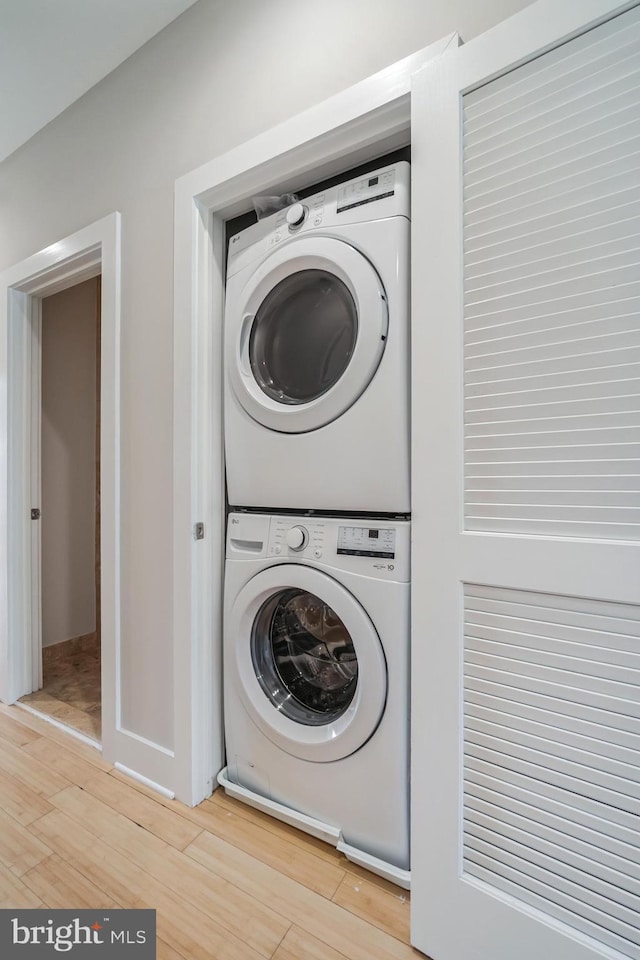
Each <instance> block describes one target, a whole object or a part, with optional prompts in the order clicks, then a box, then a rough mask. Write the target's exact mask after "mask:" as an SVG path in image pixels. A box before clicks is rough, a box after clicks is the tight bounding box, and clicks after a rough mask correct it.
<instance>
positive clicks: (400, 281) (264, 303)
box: [224, 162, 410, 513]
mask: <svg viewBox="0 0 640 960" xmlns="http://www.w3.org/2000/svg"><path fill="white" fill-rule="evenodd" d="M409 172H410V168H409V164H408V163H406V162H398V163H396V164H393V165H391V166H388V167H384V168H383V169H380V170H377V171H375V172H374V173H370V174H367V175H365V176H361V177H359V178H357V179H355V180H350V181H348V182H346V183H343V184H341V185H340V186H336V187H332V188H331V189H327V190H324V191H322V192H321V193H318V194H315V195H314V196H312V197H309V198H307V199H305V200H303V201H302V202H300V203H296V204H294V205H292V206H290V207H289V208H287V209H286V210H282V211H280V212H279V213H277V214H274V215H272V216H270V217H268V218H266V219H264V220H261V221H259V222H258V223H257V224H255V225H254V226H252V227H249V228H248V229H246V230H244V231H243V232H241V233H238V234H236V235H235V236H234V237H232V238H231V240H230V243H229V258H228V268H227V292H226V307H225V332H224V335H225V348H224V352H225V448H226V463H227V487H228V499H229V503H230V504H231V505H232V506H242V507H262V508H268V509H280V508H282V509H294V510H301V509H302V510H326V511H329V512H330V511H334V512H338V511H343V510H344V511H351V512H358V513H366V512H380V513H386V512H389V513H408V512H409V511H410V491H409V229H410V223H409Z"/></svg>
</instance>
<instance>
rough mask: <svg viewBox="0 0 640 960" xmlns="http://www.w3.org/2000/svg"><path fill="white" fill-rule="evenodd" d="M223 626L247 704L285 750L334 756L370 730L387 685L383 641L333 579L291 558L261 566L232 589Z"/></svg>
mask: <svg viewBox="0 0 640 960" xmlns="http://www.w3.org/2000/svg"><path fill="white" fill-rule="evenodd" d="M225 633H226V639H225V643H226V644H227V648H226V665H227V666H226V668H227V669H229V670H234V671H235V683H236V686H237V689H238V692H239V693H240V696H241V698H242V701H243V703H244V706H245V709H246V710H247V711H248V713H249V714H250V715H251V717H252V718H253V719H254V721H255V722H256V723H258V725H259V727H260V729H261V730H262V731H263V732H264V733H265V734H266V736H268V737H269V738H270V739H271V740H272V741H273V742H274V743H276V744H277V745H278V746H279V747H281V748H282V749H283V750H285V751H286V752H288V753H290V754H292V755H294V756H296V757H301V758H303V759H306V760H316V761H319V762H322V761H330V760H337V759H339V758H341V757H345V756H348V755H349V754H351V753H353V752H354V751H355V750H357V749H358V748H359V747H360V746H362V744H363V743H365V742H366V741H367V740H368V739H369V737H370V736H371V734H372V733H373V732H374V731H375V729H376V727H377V725H378V723H379V721H380V717H381V716H382V713H383V711H384V705H385V700H386V692H387V674H386V663H385V658H384V654H383V651H382V645H381V643H380V638H379V637H378V634H377V632H376V630H375V627H374V626H373V624H372V622H371V620H370V618H369V617H368V615H367V614H366V612H365V611H364V609H363V607H362V606H361V605H360V603H359V602H358V601H357V600H356V599H355V598H354V597H353V596H352V595H351V593H349V591H347V590H346V589H345V588H344V587H343V586H342V585H341V584H339V583H338V582H337V581H336V580H334V579H333V578H332V577H329V576H327V575H326V574H324V573H322V572H321V571H319V570H316V569H314V568H310V567H304V566H302V565H294V564H283V565H279V566H275V567H270V568H268V569H267V570H264V571H262V572H261V573H259V574H257V575H256V576H255V577H254V578H253V579H252V580H250V581H249V583H248V584H247V585H246V586H245V587H244V588H243V589H242V591H241V592H240V593H239V594H238V597H237V598H236V601H235V603H234V604H233V607H232V610H231V613H230V616H229V617H228V621H227V625H226V631H225Z"/></svg>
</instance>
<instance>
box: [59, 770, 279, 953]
mask: <svg viewBox="0 0 640 960" xmlns="http://www.w3.org/2000/svg"><path fill="white" fill-rule="evenodd" d="M52 803H53V804H54V806H56V807H57V808H58V809H59V810H62V811H64V812H65V813H66V814H67V815H68V816H69V817H71V818H72V819H73V820H74V821H75V822H76V823H80V824H82V825H83V826H84V827H85V828H86V829H87V830H89V831H90V832H91V833H93V834H94V835H95V836H96V837H99V838H100V839H101V840H103V841H105V842H106V843H108V844H109V846H110V847H111V849H113V850H117V851H119V852H121V853H123V854H125V855H127V856H128V857H129V859H130V860H131V861H132V862H133V863H135V864H137V866H139V867H141V868H142V869H144V870H146V871H147V872H148V873H150V874H151V875H152V876H153V877H155V879H156V880H158V881H160V882H161V883H163V884H164V885H165V886H166V887H168V888H169V890H173V891H174V892H175V893H177V894H180V895H181V896H184V897H185V898H187V899H188V900H189V902H190V903H192V904H193V905H194V906H197V907H199V909H200V910H202V911H203V913H206V914H207V915H208V916H210V917H214V918H217V919H218V920H219V922H220V923H221V924H222V925H223V926H224V927H226V929H227V930H229V932H230V933H232V934H234V935H235V936H237V937H238V938H239V939H240V940H243V941H244V942H245V943H247V944H248V945H249V946H251V947H252V948H253V949H254V950H256V951H257V952H258V953H260V954H261V955H262V956H264V957H271V955H272V953H273V952H274V950H275V949H276V947H277V946H278V944H279V943H280V941H281V940H282V938H283V936H284V935H285V933H286V932H287V930H288V928H289V926H290V923H289V922H288V921H287V920H286V919H285V918H284V915H278V914H277V913H276V912H275V911H273V910H271V909H269V908H268V907H266V906H264V905H263V904H261V903H260V902H259V901H258V902H255V900H254V899H253V898H252V897H250V896H247V894H246V893H244V892H243V891H242V889H241V888H238V887H235V886H232V885H231V884H230V883H228V882H227V880H225V879H224V878H222V877H219V876H217V875H216V874H215V873H214V874H213V875H212V874H209V873H208V872H207V871H206V870H205V869H204V868H203V867H201V866H200V865H199V864H197V863H195V862H194V861H193V860H192V859H191V858H190V857H187V856H185V854H183V853H182V852H180V851H179V850H176V849H174V848H173V847H170V846H169V845H168V844H166V843H164V841H162V840H160V839H159V838H158V837H155V836H153V835H152V834H150V833H148V832H147V831H146V830H141V829H140V828H139V827H138V826H136V825H135V824H134V823H132V822H131V821H130V820H128V819H127V818H126V817H124V816H122V815H121V814H119V813H116V812H115V811H114V810H112V809H111V808H110V807H108V806H107V805H106V804H105V803H103V802H102V801H100V800H98V799H97V798H95V797H93V796H91V795H90V794H88V793H87V792H86V791H84V790H81V789H79V788H78V787H69V788H68V789H66V790H63V791H62V792H61V793H58V794H56V795H55V797H53V798H52ZM196 839H197V838H196Z"/></svg>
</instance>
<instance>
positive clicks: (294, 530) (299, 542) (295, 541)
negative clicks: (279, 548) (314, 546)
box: [285, 527, 309, 550]
mask: <svg viewBox="0 0 640 960" xmlns="http://www.w3.org/2000/svg"><path fill="white" fill-rule="evenodd" d="M285 539H286V541H287V546H288V547H289V548H290V549H291V550H302V549H303V548H304V547H305V546H306V545H307V543H308V541H309V534H308V533H307V531H306V530H305V528H304V527H290V528H289V529H288V530H287V535H286V537H285Z"/></svg>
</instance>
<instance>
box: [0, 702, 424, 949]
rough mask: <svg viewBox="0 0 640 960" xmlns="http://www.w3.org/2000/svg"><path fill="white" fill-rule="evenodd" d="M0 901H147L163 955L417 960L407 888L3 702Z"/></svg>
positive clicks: (220, 797)
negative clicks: (140, 771)
mask: <svg viewBox="0 0 640 960" xmlns="http://www.w3.org/2000/svg"><path fill="white" fill-rule="evenodd" d="M0 907H2V908H5V907H49V908H53V907H68V908H84V907H87V908H90V907H101V908H102V907H113V908H116V907H151V908H154V909H156V910H157V931H158V938H159V940H158V952H157V957H158V958H159V960H181V958H183V960H192V958H193V960H260V958H273V960H407V958H413V960H418V958H422V960H424V957H423V954H421V953H419V952H418V951H417V950H414V949H413V948H412V947H410V946H409V945H408V939H409V903H408V895H407V893H406V891H404V890H401V889H400V888H399V887H396V886H394V885H392V884H390V883H387V882H386V881H385V880H381V879H380V878H378V877H375V876H374V875H373V874H370V873H368V871H366V870H363V869H361V868H359V867H357V866H355V865H353V864H350V863H349V862H348V861H347V860H346V859H345V858H344V857H343V856H342V855H341V854H339V853H338V852H337V851H336V850H334V849H333V848H332V847H330V846H328V845H327V844H325V843H323V842H322V841H320V840H316V839H314V838H312V837H308V836H306V835H305V834H303V833H300V832H299V831H297V830H294V829H293V828H291V827H288V826H286V825H285V824H282V823H279V822H278V821H277V820H274V819H272V818H271V817H268V816H266V815H265V814H262V813H260V812H259V811H256V810H253V809H251V808H250V807H247V806H245V805H244V804H241V803H239V802H238V801H236V800H233V799H231V798H229V797H226V796H225V794H224V793H223V792H222V791H221V790H218V791H216V793H215V794H214V795H213V797H212V798H211V799H209V800H205V801H204V803H202V804H200V805H199V806H198V807H195V808H193V809H190V808H189V807H185V806H183V805H182V804H180V803H179V802H178V801H174V800H166V799H165V798H164V797H161V796H159V795H158V794H156V793H155V792H153V791H151V790H148V789H147V788H146V787H143V786H141V785H139V784H136V783H135V782H134V781H132V780H130V779H129V778H127V777H125V776H123V775H122V774H121V773H119V771H117V770H115V769H114V768H113V767H111V766H109V765H108V764H106V763H104V762H103V760H102V757H101V754H100V753H99V751H97V750H94V749H92V748H91V747H89V746H86V745H85V744H83V743H81V742H80V741H78V740H76V739H74V738H73V737H70V736H69V735H68V734H65V733H64V732H63V731H62V730H59V729H57V728H55V727H53V726H51V724H47V723H46V722H45V721H43V720H41V719H40V718H39V717H36V716H34V715H33V714H30V713H28V712H27V711H26V710H23V709H21V708H20V707H16V706H14V707H7V706H5V705H3V704H0Z"/></svg>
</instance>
